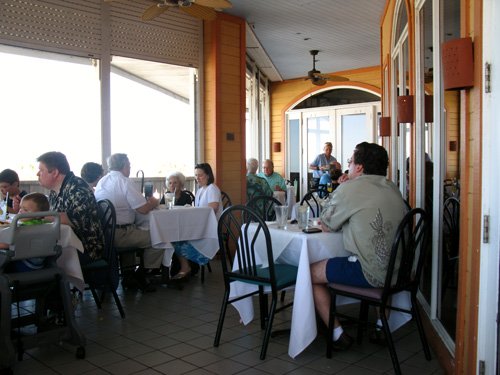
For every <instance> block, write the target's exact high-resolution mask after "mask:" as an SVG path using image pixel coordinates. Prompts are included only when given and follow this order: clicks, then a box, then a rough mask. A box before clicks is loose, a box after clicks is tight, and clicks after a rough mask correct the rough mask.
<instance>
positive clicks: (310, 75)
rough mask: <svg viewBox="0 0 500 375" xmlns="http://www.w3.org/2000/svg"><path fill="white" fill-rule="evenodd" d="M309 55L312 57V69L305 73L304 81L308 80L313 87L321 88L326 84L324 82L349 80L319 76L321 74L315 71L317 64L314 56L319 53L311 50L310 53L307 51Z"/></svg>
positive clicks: (340, 77) (347, 79) (346, 79)
mask: <svg viewBox="0 0 500 375" xmlns="http://www.w3.org/2000/svg"><path fill="white" fill-rule="evenodd" d="M309 53H310V54H311V56H312V57H313V68H312V69H311V70H310V71H308V72H307V78H306V80H308V79H309V80H310V81H311V83H312V84H313V85H316V86H323V85H324V84H326V81H334V82H344V81H349V78H346V77H342V76H330V75H325V74H321V72H320V71H319V70H317V69H316V62H317V60H316V56H317V55H318V53H319V51H318V50H316V49H313V50H312V51H309Z"/></svg>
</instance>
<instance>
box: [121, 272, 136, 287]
mask: <svg viewBox="0 0 500 375" xmlns="http://www.w3.org/2000/svg"><path fill="white" fill-rule="evenodd" d="M122 288H125V289H138V288H139V282H138V281H137V279H136V278H135V277H134V276H133V275H125V276H123V279H122Z"/></svg>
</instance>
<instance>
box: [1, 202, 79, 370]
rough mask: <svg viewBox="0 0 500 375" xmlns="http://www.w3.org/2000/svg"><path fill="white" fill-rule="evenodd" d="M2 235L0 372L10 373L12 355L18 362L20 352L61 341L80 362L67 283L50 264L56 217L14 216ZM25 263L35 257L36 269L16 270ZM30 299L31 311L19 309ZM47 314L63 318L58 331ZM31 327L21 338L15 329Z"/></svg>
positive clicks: (57, 227)
mask: <svg viewBox="0 0 500 375" xmlns="http://www.w3.org/2000/svg"><path fill="white" fill-rule="evenodd" d="M46 216H51V217H54V221H53V222H50V223H44V224H39V225H21V224H22V222H23V220H25V219H43V218H44V217H46ZM6 230H9V232H8V233H7V236H8V238H7V241H5V242H6V243H8V244H9V249H3V250H0V295H1V298H0V372H1V373H2V374H3V373H12V368H11V367H12V366H14V365H15V362H16V352H17V359H18V360H19V361H20V360H22V358H23V353H24V350H25V349H29V348H33V347H37V346H42V345H47V344H48V343H51V342H52V343H60V342H61V341H62V340H64V341H66V342H69V343H71V344H73V345H77V346H78V348H77V351H76V357H77V358H84V357H85V343H86V340H85V336H84V335H83V333H82V332H81V330H80V329H79V328H78V326H77V324H76V321H75V317H74V314H73V306H72V303H71V295H70V288H69V281H68V279H67V277H66V274H65V272H64V271H63V270H61V269H60V268H59V267H58V266H57V263H56V260H57V258H58V257H59V256H60V254H61V247H60V246H59V245H58V244H57V242H58V240H59V238H60V232H61V229H60V216H59V214H58V213H57V212H51V211H46V212H35V213H22V214H18V215H16V217H15V218H14V220H13V221H12V223H11V225H10V227H9V228H8V229H6ZM30 258H38V260H40V261H41V262H40V263H41V266H42V267H41V268H39V269H33V270H30V271H26V272H21V271H20V270H19V269H18V268H17V265H18V264H21V263H19V262H22V261H23V260H27V259H30ZM16 263H17V264H16ZM30 300H33V301H35V303H33V304H32V306H33V307H29V304H27V303H26V304H23V306H20V302H23V301H30ZM13 304H15V305H14V306H15V307H14V306H13ZM21 310H22V311H21ZM49 310H50V311H51V313H52V312H58V313H59V314H61V315H60V316H61V317H64V319H63V325H62V326H58V325H55V324H54V323H51V319H55V317H53V318H51V317H50V316H49V315H48V314H47V313H48V312H49ZM16 311H17V314H16ZM32 325H34V326H35V327H36V329H35V330H33V329H31V332H34V334H29V335H28V334H27V332H28V331H26V332H22V333H21V327H26V326H32ZM16 331H17V332H16ZM14 344H15V346H14Z"/></svg>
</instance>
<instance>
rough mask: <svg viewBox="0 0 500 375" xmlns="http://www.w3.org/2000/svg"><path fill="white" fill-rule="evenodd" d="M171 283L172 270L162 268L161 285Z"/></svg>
mask: <svg viewBox="0 0 500 375" xmlns="http://www.w3.org/2000/svg"><path fill="white" fill-rule="evenodd" d="M169 282H170V268H169V267H165V266H162V267H161V284H163V285H166V284H168V283H169Z"/></svg>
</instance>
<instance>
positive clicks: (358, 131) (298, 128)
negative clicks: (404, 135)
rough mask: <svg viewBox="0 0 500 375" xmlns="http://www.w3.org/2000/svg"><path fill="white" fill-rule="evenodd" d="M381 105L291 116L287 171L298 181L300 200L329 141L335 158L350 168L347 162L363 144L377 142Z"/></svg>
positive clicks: (375, 104)
mask: <svg viewBox="0 0 500 375" xmlns="http://www.w3.org/2000/svg"><path fill="white" fill-rule="evenodd" d="M379 111H380V102H373V103H369V104H367V103H362V104H361V105H348V106H342V107H335V108H334V107H328V108H325V109H323V108H322V109H321V110H292V111H289V112H288V113H287V142H288V148H287V149H288V155H287V170H286V172H287V173H286V174H287V175H288V176H289V179H290V181H292V182H293V181H295V180H297V183H298V193H297V197H298V199H300V198H301V197H302V196H303V195H304V194H305V193H306V192H307V191H308V190H309V186H310V185H309V184H310V183H311V181H312V171H311V170H309V165H310V164H311V162H312V161H314V159H315V158H316V156H318V155H319V154H321V153H323V146H324V145H325V142H331V143H332V145H333V150H332V155H333V156H334V157H335V158H336V159H337V160H338V161H339V163H340V164H341V165H342V169H343V170H345V169H347V159H348V158H349V157H351V155H352V151H353V150H354V147H355V146H356V145H357V144H358V143H360V142H364V141H366V142H376V131H375V124H376V117H377V112H379Z"/></svg>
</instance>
